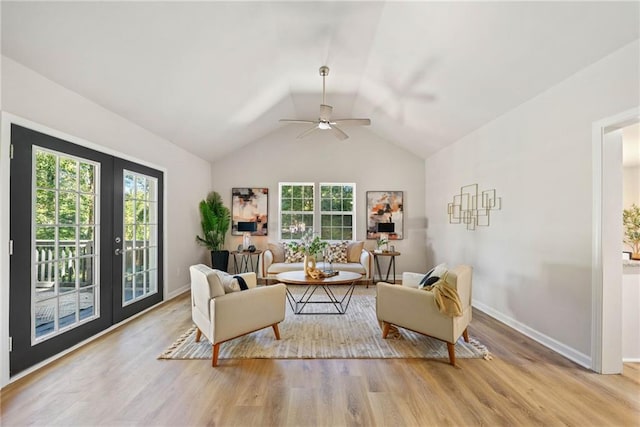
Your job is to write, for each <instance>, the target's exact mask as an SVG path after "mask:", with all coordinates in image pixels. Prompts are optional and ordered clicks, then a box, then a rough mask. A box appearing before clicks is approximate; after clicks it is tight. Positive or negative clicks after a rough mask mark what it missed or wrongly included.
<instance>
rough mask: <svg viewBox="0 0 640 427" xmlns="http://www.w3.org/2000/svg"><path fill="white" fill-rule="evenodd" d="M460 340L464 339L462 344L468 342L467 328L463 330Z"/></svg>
mask: <svg viewBox="0 0 640 427" xmlns="http://www.w3.org/2000/svg"><path fill="white" fill-rule="evenodd" d="M462 338H464V342H469V332H467V328H464V332H463V333H462Z"/></svg>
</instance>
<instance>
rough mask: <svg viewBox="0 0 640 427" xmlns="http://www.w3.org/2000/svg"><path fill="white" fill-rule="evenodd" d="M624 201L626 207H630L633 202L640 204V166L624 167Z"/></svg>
mask: <svg viewBox="0 0 640 427" xmlns="http://www.w3.org/2000/svg"><path fill="white" fill-rule="evenodd" d="M623 173H624V176H623V179H624V185H623V192H622V203H623V207H624V209H629V208H630V207H631V205H632V204H634V203H635V204H636V205H638V204H640V166H629V167H625V168H624V169H623Z"/></svg>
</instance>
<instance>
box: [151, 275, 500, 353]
mask: <svg viewBox="0 0 640 427" xmlns="http://www.w3.org/2000/svg"><path fill="white" fill-rule="evenodd" d="M290 289H291V290H292V292H293V294H294V295H296V296H299V295H300V294H301V293H302V290H303V289H302V288H300V287H295V286H291V287H290ZM345 289H346V288H342V289H340V288H334V293H336V295H342V294H343V293H344V290H345ZM319 291H320V290H319ZM316 294H317V295H318V296H319V297H322V296H324V293H322V295H320V292H317V293H316ZM314 298H316V297H315V296H314ZM317 299H321V298H317ZM331 307H332V305H331V304H317V305H314V306H313V307H311V309H312V310H313V311H325V310H326V311H328V310H330V309H331ZM279 329H280V337H281V339H280V340H276V339H275V336H274V334H273V329H272V328H266V329H262V330H260V331H257V332H254V333H252V334H249V335H245V336H243V337H240V338H237V339H234V340H231V341H227V342H225V343H223V344H222V345H221V346H220V353H219V359H368V358H371V359H382V358H425V359H447V360H448V358H449V355H448V353H447V345H446V343H444V342H442V341H439V340H436V339H434V338H430V337H426V336H424V335H421V334H417V333H414V332H411V331H407V330H405V329H399V330H397V331H394V332H393V333H390V334H389V336H388V337H387V339H382V331H381V329H380V326H379V323H378V320H377V318H376V301H375V287H374V288H369V289H366V288H365V287H364V286H357V287H356V289H355V291H354V293H353V298H352V299H351V304H350V305H349V308H348V310H347V313H346V314H343V315H339V314H336V315H296V314H293V312H292V311H291V307H290V306H289V304H287V312H286V317H285V320H284V321H283V322H282V323H280V325H279ZM195 331H196V327H195V326H193V327H191V328H190V329H189V330H188V331H186V332H185V333H184V334H183V335H182V336H180V337H179V338H178V339H177V340H176V342H174V343H173V344H172V345H171V346H169V348H168V349H167V350H165V351H164V352H163V353H162V354H161V355H160V356H159V357H158V358H159V359H210V358H211V351H212V349H211V343H209V341H208V340H207V339H206V338H205V337H204V336H203V337H202V340H201V341H200V342H199V343H197V342H195V336H196V333H195ZM469 341H470V342H469V343H466V342H464V340H463V339H462V338H460V339H459V340H458V342H457V343H456V358H485V359H489V358H490V355H489V351H488V350H487V348H486V347H485V346H484V345H482V344H481V343H480V342H478V340H476V339H474V338H473V337H469Z"/></svg>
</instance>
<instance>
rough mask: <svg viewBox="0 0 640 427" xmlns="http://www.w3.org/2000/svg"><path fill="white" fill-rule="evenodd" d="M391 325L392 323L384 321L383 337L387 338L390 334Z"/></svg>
mask: <svg viewBox="0 0 640 427" xmlns="http://www.w3.org/2000/svg"><path fill="white" fill-rule="evenodd" d="M390 327H391V323H387V322H385V321H384V320H383V321H382V339H385V338H387V335H389V328H390Z"/></svg>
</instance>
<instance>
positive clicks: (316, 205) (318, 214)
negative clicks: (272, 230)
mask: <svg viewBox="0 0 640 427" xmlns="http://www.w3.org/2000/svg"><path fill="white" fill-rule="evenodd" d="M289 185H294V186H311V187H312V188H313V211H283V210H282V187H284V186H289ZM323 186H334V187H335V186H341V187H345V186H349V187H352V188H353V201H352V206H351V207H352V210H351V211H322V210H321V209H322V198H321V188H322V187H323ZM283 214H303V215H312V217H313V231H314V234H316V233H317V234H318V235H319V236H322V224H321V222H322V215H323V214H331V215H345V214H346V215H351V218H352V222H351V236H352V238H351V239H352V240H356V217H357V216H356V183H355V182H321V183H315V182H280V183H278V239H279V240H285V241H287V240H291V239H287V238H284V237H283V236H282V215H283ZM327 241H334V240H332V239H327Z"/></svg>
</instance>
